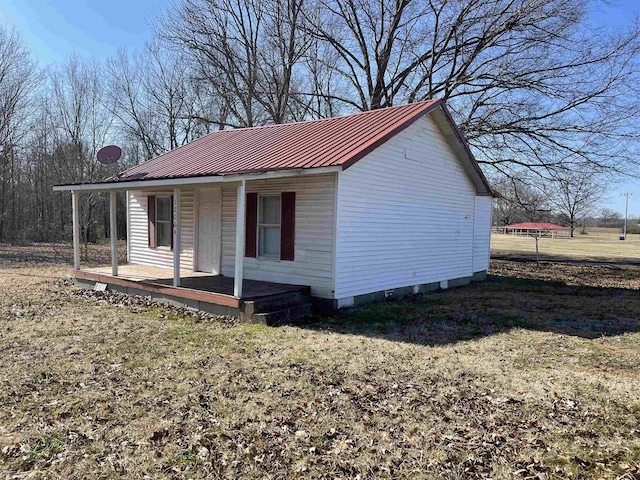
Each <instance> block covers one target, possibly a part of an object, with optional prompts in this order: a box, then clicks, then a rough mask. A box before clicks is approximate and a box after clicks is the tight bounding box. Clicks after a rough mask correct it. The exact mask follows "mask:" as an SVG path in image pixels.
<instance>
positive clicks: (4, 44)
mask: <svg viewBox="0 0 640 480" xmlns="http://www.w3.org/2000/svg"><path fill="white" fill-rule="evenodd" d="M38 80H39V74H38V70H37V68H36V65H35V63H34V61H33V59H32V58H31V54H30V52H29V51H28V50H27V49H26V47H25V45H24V43H23V41H22V37H21V36H20V35H19V34H18V32H17V31H16V30H9V29H7V28H6V27H5V26H3V25H1V24H0V239H2V238H4V237H5V235H6V232H7V227H8V230H9V231H10V232H12V233H13V234H15V233H17V231H18V230H20V227H21V224H20V221H19V220H20V218H22V215H21V214H20V208H19V199H18V194H19V192H18V185H19V184H20V183H21V179H20V174H21V163H20V147H21V144H22V140H23V139H24V137H25V135H26V134H27V133H28V126H29V123H30V121H31V115H32V114H33V113H34V107H35V105H36V103H35V98H34V96H33V91H34V89H35V88H36V86H37V83H38Z"/></svg>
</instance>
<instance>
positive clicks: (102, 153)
mask: <svg viewBox="0 0 640 480" xmlns="http://www.w3.org/2000/svg"><path fill="white" fill-rule="evenodd" d="M120 155H122V150H121V149H120V147H117V146H115V145H107V146H106V147H102V148H101V149H100V150H98V161H99V162H100V163H101V164H103V165H111V164H112V163H116V162H117V161H118V160H119V159H120Z"/></svg>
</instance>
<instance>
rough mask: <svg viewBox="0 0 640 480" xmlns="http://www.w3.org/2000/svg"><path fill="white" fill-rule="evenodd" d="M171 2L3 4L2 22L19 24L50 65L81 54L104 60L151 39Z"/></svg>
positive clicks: (5, 0)
mask: <svg viewBox="0 0 640 480" xmlns="http://www.w3.org/2000/svg"><path fill="white" fill-rule="evenodd" d="M169 3H170V1H169V0H107V1H105V0H0V21H2V22H3V23H5V24H7V25H15V26H16V27H17V28H18V30H20V31H21V32H22V35H23V37H24V39H25V41H26V42H27V44H28V45H29V46H30V47H31V50H32V52H33V54H34V56H35V57H36V58H37V59H38V60H39V61H40V62H41V63H42V64H44V65H46V64H49V63H52V62H55V61H58V60H61V59H64V58H65V57H67V56H68V55H69V54H71V53H73V52H77V53H78V54H80V55H82V56H85V57H91V58H95V59H97V60H103V59H105V58H107V57H110V56H111V55H113V54H114V53H115V52H116V51H117V50H118V48H119V47H121V46H126V47H127V48H131V49H135V48H137V47H140V46H142V45H144V43H145V42H146V41H147V40H149V39H151V32H150V31H149V20H150V19H151V18H152V17H153V15H154V13H155V12H160V11H162V10H164V9H165V8H166V6H167V5H169Z"/></svg>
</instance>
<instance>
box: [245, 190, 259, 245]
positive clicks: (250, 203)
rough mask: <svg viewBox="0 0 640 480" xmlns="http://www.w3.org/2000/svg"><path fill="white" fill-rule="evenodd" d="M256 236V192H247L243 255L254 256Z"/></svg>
mask: <svg viewBox="0 0 640 480" xmlns="http://www.w3.org/2000/svg"><path fill="white" fill-rule="evenodd" d="M257 238H258V194H257V193H247V215H246V224H245V235H244V256H245V257H252V258H256V256H257V253H258V252H257V250H258V249H257V246H258V245H257Z"/></svg>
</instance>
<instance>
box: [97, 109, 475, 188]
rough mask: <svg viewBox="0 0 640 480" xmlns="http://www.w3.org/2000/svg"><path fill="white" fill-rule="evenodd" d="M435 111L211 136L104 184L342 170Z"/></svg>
mask: <svg viewBox="0 0 640 480" xmlns="http://www.w3.org/2000/svg"><path fill="white" fill-rule="evenodd" d="M438 106H443V108H444V103H443V102H442V101H441V100H429V101H426V102H417V103H411V104H408V105H402V106H397V107H389V108H383V109H379V110H372V111H367V112H361V113H356V114H352V115H346V116H343V117H334V118H327V119H322V120H312V121H306V122H297V123H286V124H280V125H269V126H264V127H253V128H239V129H235V130H221V131H216V132H213V133H210V134H208V135H205V136H204V137H201V138H199V139H197V140H194V141H193V142H191V143H189V144H187V145H183V146H181V147H178V148H176V149H174V150H171V151H170V152H167V153H165V154H163V155H160V156H159V157H156V158H154V159H151V160H149V161H147V162H144V163H142V164H140V165H137V166H135V167H132V168H130V169H128V170H125V171H124V172H123V173H121V174H120V175H119V176H118V177H117V178H116V177H112V178H109V179H107V181H109V182H114V181H132V180H151V179H164V178H178V177H198V176H209V175H230V174H238V173H250V172H267V171H272V170H283V169H298V168H316V167H330V166H342V168H348V167H349V166H350V165H352V164H353V163H355V162H357V161H358V160H359V159H361V158H362V157H364V156H365V155H366V154H367V153H369V152H370V151H372V150H373V149H374V148H376V147H378V146H379V145H381V144H382V143H384V142H385V141H387V140H388V139H389V138H391V137H392V136H393V135H395V134H396V133H398V132H399V131H401V130H402V129H404V128H406V127H407V126H409V125H410V124H411V123H413V122H414V121H415V120H417V119H418V118H420V117H421V116H422V115H424V114H426V113H428V112H429V111H431V110H432V109H434V108H436V107H438ZM461 140H462V141H464V140H463V139H462V137H461Z"/></svg>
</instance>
